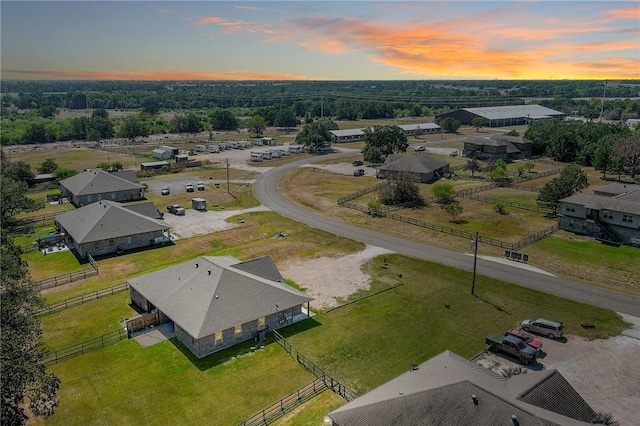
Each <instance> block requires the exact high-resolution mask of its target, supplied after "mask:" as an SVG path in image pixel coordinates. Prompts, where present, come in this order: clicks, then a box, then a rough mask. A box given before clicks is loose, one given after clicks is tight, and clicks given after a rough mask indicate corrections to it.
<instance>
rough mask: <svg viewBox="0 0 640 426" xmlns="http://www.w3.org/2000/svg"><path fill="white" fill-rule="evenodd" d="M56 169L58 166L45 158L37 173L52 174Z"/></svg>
mask: <svg viewBox="0 0 640 426" xmlns="http://www.w3.org/2000/svg"><path fill="white" fill-rule="evenodd" d="M57 168H58V165H57V164H56V162H55V161H54V160H53V159H51V158H47V159H46V160H44V161H43V162H42V164H40V167H38V172H39V173H42V174H47V173H53V172H54V171H55V169H57Z"/></svg>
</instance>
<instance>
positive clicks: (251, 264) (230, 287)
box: [129, 256, 313, 358]
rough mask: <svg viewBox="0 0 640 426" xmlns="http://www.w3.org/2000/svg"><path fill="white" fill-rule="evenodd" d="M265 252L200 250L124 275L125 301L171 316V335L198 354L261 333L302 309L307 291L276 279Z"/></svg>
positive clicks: (289, 321)
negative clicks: (243, 254) (238, 255)
mask: <svg viewBox="0 0 640 426" xmlns="http://www.w3.org/2000/svg"><path fill="white" fill-rule="evenodd" d="M280 280H282V276H281V275H280V272H279V271H278V269H277V268H276V266H275V264H274V263H273V261H272V260H271V258H270V257H268V256H267V257H262V258H259V259H254V260H251V261H248V262H241V261H239V260H237V259H235V258H233V257H228V256H226V257H207V256H202V257H198V258H195V259H192V260H190V261H188V262H184V263H181V264H179V265H175V266H172V267H170V268H166V269H163V270H161V271H156V272H152V273H150V274H147V275H143V276H141V277H137V278H134V279H131V280H129V286H130V293H131V301H132V303H134V304H135V305H136V306H138V307H140V308H141V309H142V310H143V311H145V312H154V311H156V310H157V312H158V315H157V316H158V318H159V322H173V326H174V330H175V333H176V337H177V339H178V340H179V341H180V342H182V344H184V345H185V346H186V347H187V348H189V350H191V352H193V353H194V354H195V355H196V356H197V357H199V358H201V357H204V356H207V355H210V354H212V353H214V352H218V351H220V350H223V349H226V348H229V347H231V346H234V345H236V344H238V343H241V342H244V341H247V340H252V339H254V338H256V337H258V338H259V337H261V336H263V335H264V333H266V329H267V327H269V328H271V329H274V330H276V329H279V328H282V327H285V326H287V325H290V324H293V323H294V322H296V321H299V320H301V319H304V318H306V317H307V315H305V314H303V312H302V305H304V304H307V312H309V311H308V309H309V302H310V301H311V300H313V298H312V297H309V296H307V295H306V294H304V293H302V292H300V291H298V290H295V289H294V288H292V287H290V286H288V285H286V284H284V283H282V282H280Z"/></svg>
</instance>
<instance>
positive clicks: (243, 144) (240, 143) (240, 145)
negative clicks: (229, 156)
mask: <svg viewBox="0 0 640 426" xmlns="http://www.w3.org/2000/svg"><path fill="white" fill-rule="evenodd" d="M250 146H251V144H250V143H249V142H248V141H238V148H240V149H246V148H249V147H250Z"/></svg>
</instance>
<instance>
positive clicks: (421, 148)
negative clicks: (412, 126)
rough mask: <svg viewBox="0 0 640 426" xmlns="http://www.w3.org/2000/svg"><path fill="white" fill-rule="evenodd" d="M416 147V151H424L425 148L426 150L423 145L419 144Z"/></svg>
mask: <svg viewBox="0 0 640 426" xmlns="http://www.w3.org/2000/svg"><path fill="white" fill-rule="evenodd" d="M414 149H415V150H416V151H424V150H425V148H424V146H422V145H418V146H416V147H415V148H414Z"/></svg>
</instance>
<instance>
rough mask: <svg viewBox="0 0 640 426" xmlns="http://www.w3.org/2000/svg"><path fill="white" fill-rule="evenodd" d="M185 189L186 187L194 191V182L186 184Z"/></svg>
mask: <svg viewBox="0 0 640 426" xmlns="http://www.w3.org/2000/svg"><path fill="white" fill-rule="evenodd" d="M184 189H186V190H187V192H193V191H194V186H193V184H192V183H191V182H189V183H188V184H186V185H185V186H184Z"/></svg>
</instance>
